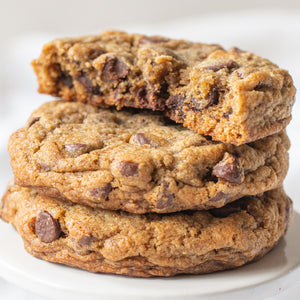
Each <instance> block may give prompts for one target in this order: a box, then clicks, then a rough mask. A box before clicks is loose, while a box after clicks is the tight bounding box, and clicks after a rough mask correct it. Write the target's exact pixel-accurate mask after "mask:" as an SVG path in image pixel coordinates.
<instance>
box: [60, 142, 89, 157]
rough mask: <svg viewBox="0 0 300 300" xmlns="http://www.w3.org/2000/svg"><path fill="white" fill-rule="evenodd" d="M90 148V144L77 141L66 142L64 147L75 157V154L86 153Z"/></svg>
mask: <svg viewBox="0 0 300 300" xmlns="http://www.w3.org/2000/svg"><path fill="white" fill-rule="evenodd" d="M90 148H91V146H90V145H87V144H79V143H72V144H66V145H65V149H66V150H67V151H68V153H69V154H71V156H73V157H76V156H79V155H81V154H84V153H87V152H88V151H89V149H90Z"/></svg>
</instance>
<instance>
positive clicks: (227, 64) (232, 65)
mask: <svg viewBox="0 0 300 300" xmlns="http://www.w3.org/2000/svg"><path fill="white" fill-rule="evenodd" d="M238 67H239V65H238V64H237V63H236V62H235V61H234V60H229V61H225V62H223V63H220V64H217V65H213V66H208V67H206V69H208V70H213V71H214V72H218V71H219V70H221V69H225V68H226V69H228V70H229V71H231V70H232V69H235V68H238Z"/></svg>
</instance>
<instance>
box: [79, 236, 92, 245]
mask: <svg viewBox="0 0 300 300" xmlns="http://www.w3.org/2000/svg"><path fill="white" fill-rule="evenodd" d="M92 240H93V235H92V234H90V235H84V236H82V237H81V238H80V239H79V240H78V242H77V243H78V245H79V246H80V247H84V246H89V245H90V244H91V243H92Z"/></svg>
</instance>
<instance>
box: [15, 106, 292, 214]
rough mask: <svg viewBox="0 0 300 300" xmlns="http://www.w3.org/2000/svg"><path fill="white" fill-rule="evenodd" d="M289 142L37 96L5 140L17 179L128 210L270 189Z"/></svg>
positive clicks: (187, 205)
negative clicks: (224, 134) (237, 139)
mask: <svg viewBox="0 0 300 300" xmlns="http://www.w3.org/2000/svg"><path fill="white" fill-rule="evenodd" d="M288 148H289V140H288V138H287V136H286V134H285V132H281V133H278V134H274V135H272V136H269V137H266V138H264V139H261V140H258V141H256V142H253V143H251V144H245V145H241V146H234V145H231V144H224V143H220V142H214V141H211V140H210V139H209V138H208V137H204V136H201V135H199V134H197V133H195V132H193V131H191V130H188V129H186V128H184V127H182V126H181V125H176V124H175V123H172V124H170V121H169V120H168V119H166V118H164V117H162V116H161V115H155V114H153V113H151V114H150V113H147V112H145V113H143V112H141V111H138V113H135V112H128V111H115V110H108V109H103V108H102V109H101V108H97V107H94V106H91V105H87V104H83V103H79V102H63V101H54V102H49V103H46V104H43V105H42V106H41V107H40V108H39V109H37V110H36V111H35V112H33V114H32V115H31V117H30V118H29V120H28V122H27V124H26V125H25V126H24V127H23V128H21V129H20V130H18V131H17V132H15V133H14V134H13V135H12V136H11V138H10V140H9V153H10V156H11V165H12V168H13V171H14V174H15V180H16V183H17V184H19V185H21V186H31V187H35V188H36V189H37V190H38V191H39V192H40V193H43V194H45V195H47V196H50V197H55V198H61V199H68V200H70V201H73V202H77V203H83V204H87V205H90V206H93V207H97V208H105V209H113V210H117V209H122V210H125V211H129V212H132V213H146V212H157V213H167V212H175V211H180V210H187V209H198V210H199V209H209V208H212V207H221V206H224V205H225V204H226V203H228V202H231V201H233V200H236V199H238V198H241V197H242V196H245V195H257V194H259V193H262V192H265V191H266V190H270V189H274V188H276V187H278V186H280V185H281V183H282V181H283V179H284V177H285V175H286V172H287V169H288V153H287V150H288Z"/></svg>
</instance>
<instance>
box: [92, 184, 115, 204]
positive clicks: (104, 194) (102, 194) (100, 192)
mask: <svg viewBox="0 0 300 300" xmlns="http://www.w3.org/2000/svg"><path fill="white" fill-rule="evenodd" d="M111 191H112V185H111V183H107V184H105V185H104V186H100V187H97V188H95V189H92V190H91V191H90V194H91V196H92V197H93V198H96V199H99V198H102V199H104V200H107V199H108V195H109V193H110V192H111Z"/></svg>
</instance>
